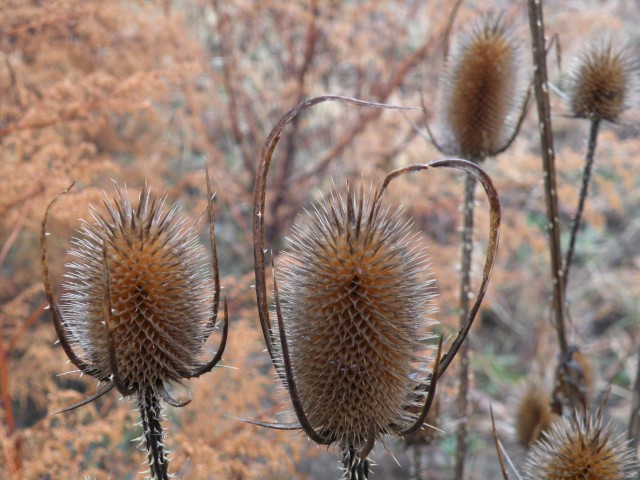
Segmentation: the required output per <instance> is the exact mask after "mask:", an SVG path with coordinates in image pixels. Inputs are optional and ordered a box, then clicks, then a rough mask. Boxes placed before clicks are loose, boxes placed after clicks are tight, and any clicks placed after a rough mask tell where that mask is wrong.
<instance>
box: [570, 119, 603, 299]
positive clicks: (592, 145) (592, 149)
mask: <svg viewBox="0 0 640 480" xmlns="http://www.w3.org/2000/svg"><path fill="white" fill-rule="evenodd" d="M599 126H600V120H598V119H594V120H592V121H591V126H590V128H589V146H588V147H587V156H586V158H585V166H584V171H583V173H582V186H581V187H580V198H579V200H578V208H577V209H576V214H575V216H574V217H573V224H572V225H571V237H570V239H569V249H568V250H567V256H566V257H565V261H564V269H563V271H562V278H563V280H564V288H565V290H566V288H567V284H568V283H569V271H570V270H571V263H572V262H573V253H574V251H575V247H576V239H577V238H578V230H579V229H580V221H581V220H582V212H583V211H584V204H585V202H586V200H587V195H588V193H589V182H590V181H591V171H592V170H593V161H594V159H595V154H596V144H597V142H598V128H599Z"/></svg>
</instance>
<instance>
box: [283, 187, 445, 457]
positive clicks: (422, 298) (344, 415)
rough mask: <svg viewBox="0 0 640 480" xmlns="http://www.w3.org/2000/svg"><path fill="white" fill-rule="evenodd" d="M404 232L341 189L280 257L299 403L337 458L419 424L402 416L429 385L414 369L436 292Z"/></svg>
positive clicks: (376, 204) (383, 211)
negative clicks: (338, 453) (373, 438)
mask: <svg viewBox="0 0 640 480" xmlns="http://www.w3.org/2000/svg"><path fill="white" fill-rule="evenodd" d="M410 227H411V224H410V223H409V222H404V221H403V220H402V218H401V211H400V210H396V211H394V212H390V206H389V204H388V203H386V202H384V201H383V200H382V199H378V198H377V196H376V195H374V196H372V195H371V194H365V193H363V191H362V189H361V190H360V192H359V193H357V192H355V191H354V190H353V189H352V188H351V187H350V186H347V191H346V194H345V196H344V197H343V196H341V195H340V194H339V193H337V192H332V193H331V194H330V196H329V198H328V199H327V200H325V201H323V202H320V204H319V205H316V206H315V207H314V215H312V218H310V219H309V220H308V221H307V225H306V226H296V227H294V229H293V236H292V237H291V239H290V241H289V245H288V246H287V248H286V249H285V250H284V256H285V259H286V260H285V261H284V265H283V266H282V267H281V270H280V273H281V275H280V278H279V280H280V281H279V282H278V283H279V285H280V287H279V289H280V299H281V302H282V315H283V318H284V320H285V324H286V328H287V332H288V337H289V348H290V356H291V365H292V367H293V374H294V376H295V377H296V382H297V387H298V393H299V395H300V398H301V400H302V404H303V407H304V410H305V411H306V412H307V416H308V419H309V421H310V423H311V425H312V426H313V427H314V429H316V430H317V431H321V432H324V433H325V434H326V435H329V436H331V438H333V439H334V440H335V441H336V442H337V443H338V444H339V445H340V446H341V448H342V449H343V450H345V449H355V450H358V451H360V450H362V449H363V448H364V447H365V446H366V444H367V443H368V442H370V441H371V436H372V433H374V434H375V435H376V436H379V435H381V432H385V431H390V430H393V426H396V427H397V426H400V427H406V426H408V424H409V423H411V422H413V421H414V420H415V419H414V418H412V416H411V415H409V414H408V412H407V410H406V407H407V406H408V405H409V404H410V403H412V400H411V399H412V398H413V397H415V393H414V392H415V389H416V386H417V385H418V384H419V383H423V382H424V378H425V376H426V375H425V372H420V373H419V374H418V375H416V371H415V368H412V362H415V361H416V360H418V354H419V353H420V351H421V350H423V349H424V345H423V343H422V342H421V340H423V339H424V338H425V327H426V326H427V321H426V320H427V318H428V316H429V315H430V314H431V313H433V311H434V306H433V303H432V300H433V297H434V294H435V291H434V285H433V282H434V281H433V280H432V279H430V278H429V275H428V273H429V259H428V255H427V253H426V251H425V249H424V248H421V247H420V246H419V244H418V243H419V242H418V240H417V238H416V237H415V236H414V235H412V234H411V232H410ZM412 375H413V376H414V377H416V379H415V380H414V379H412ZM415 401H416V402H417V401H419V398H415Z"/></svg>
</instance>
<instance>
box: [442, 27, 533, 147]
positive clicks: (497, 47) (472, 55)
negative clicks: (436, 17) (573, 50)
mask: <svg viewBox="0 0 640 480" xmlns="http://www.w3.org/2000/svg"><path fill="white" fill-rule="evenodd" d="M522 67H523V64H522V59H521V55H520V50H519V48H518V46H517V44H516V42H515V41H514V39H513V36H512V34H511V32H510V31H509V30H508V29H507V27H506V26H505V24H504V21H503V20H502V17H499V16H491V15H487V16H485V17H483V18H482V19H481V20H480V21H479V22H478V23H477V24H476V25H475V28H474V29H473V30H472V31H471V32H470V33H468V34H467V35H466V36H464V38H463V39H462V40H461V41H460V43H459V44H458V45H457V48H456V49H455V51H454V53H453V54H452V55H451V57H450V58H449V60H448V62H447V69H446V75H445V77H444V84H443V88H441V92H442V93H441V95H440V119H441V128H442V130H443V134H444V135H445V143H444V144H443V145H442V147H443V148H444V149H445V151H446V153H448V154H453V155H460V156H462V157H464V158H466V159H471V160H482V159H484V158H485V157H487V156H491V155H495V154H497V153H498V152H499V151H501V150H502V149H503V148H504V147H505V146H506V144H507V142H508V138H509V137H510V136H511V135H512V134H513V132H514V130H515V127H516V122H515V117H516V116H517V115H516V113H517V110H518V108H520V106H521V105H520V103H519V102H521V97H522V95H521V94H520V92H521V90H522V88H521V84H522V83H523V82H521V76H522V72H523V69H522Z"/></svg>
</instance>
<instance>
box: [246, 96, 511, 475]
mask: <svg viewBox="0 0 640 480" xmlns="http://www.w3.org/2000/svg"><path fill="white" fill-rule="evenodd" d="M326 101H337V102H342V103H349V104H355V105H360V106H369V107H377V108H399V107H393V106H389V105H382V104H373V103H370V102H365V101H362V100H358V99H354V98H346V97H338V96H332V95H327V96H322V97H315V98H311V99H309V100H306V101H304V102H301V103H299V104H298V105H296V106H295V107H294V108H292V109H291V110H290V111H289V112H287V113H286V114H285V115H284V116H283V117H282V118H281V119H280V121H279V122H278V123H277V124H276V126H275V127H274V128H273V129H272V131H271V133H270V134H269V136H268V138H267V141H266V143H265V145H264V147H263V149H262V154H261V156H260V160H259V162H258V169H257V173H256V184H255V188H254V205H253V206H254V215H253V254H254V258H255V274H256V297H257V303H258V313H259V316H260V325H261V327H262V332H263V336H264V339H265V343H266V345H267V352H268V353H269V355H270V356H271V360H272V362H273V364H274V366H275V367H276V371H277V373H278V376H279V378H280V380H281V381H282V382H283V383H284V385H285V386H286V388H287V390H288V393H289V396H290V398H291V403H292V406H293V410H294V412H295V414H296V417H297V420H298V422H294V423H291V424H281V423H268V422H260V421H255V420H245V421H248V422H249V423H253V424H256V425H261V426H264V427H268V428H274V429H278V430H303V431H304V433H305V434H307V435H308V437H309V438H310V439H311V440H312V441H314V442H315V443H317V444H319V445H330V444H337V445H338V446H339V448H340V449H341V451H342V452H341V453H342V459H343V464H344V467H345V469H344V471H345V474H344V476H343V478H344V479H351V480H362V479H365V478H368V476H369V459H368V455H369V454H370V453H371V451H372V449H373V447H374V445H375V442H376V440H377V439H380V438H381V437H382V435H384V434H393V435H398V436H403V437H404V436H406V435H409V434H412V433H414V432H415V431H417V430H419V429H420V428H422V427H423V426H424V422H425V419H426V417H427V415H428V414H429V411H430V409H431V407H432V404H433V401H434V398H435V394H436V385H437V381H438V379H439V378H440V377H441V376H442V375H443V374H444V372H445V371H446V369H447V368H448V366H449V365H450V364H451V362H452V361H453V359H454V358H455V356H456V354H457V352H458V351H460V348H461V346H462V344H463V342H464V340H465V338H466V336H467V334H468V333H469V329H470V328H471V325H472V324H473V320H474V318H475V316H476V314H477V312H478V309H479V308H480V304H481V302H482V299H483V297H484V294H485V292H486V288H487V285H488V281H489V277H490V275H491V270H492V268H493V264H494V260H495V255H496V251H497V247H498V239H499V232H500V202H499V199H498V195H497V192H496V190H495V187H494V186H493V184H492V182H491V179H490V178H489V176H488V175H487V174H486V173H484V172H483V171H482V169H481V168H480V167H479V166H478V165H477V164H475V163H472V162H468V161H466V160H460V159H452V158H447V159H442V160H435V161H433V162H430V163H425V164H416V165H410V166H407V167H403V168H399V169H397V170H394V171H392V172H390V173H389V174H388V175H387V176H386V177H385V179H384V181H383V182H382V184H381V186H380V188H379V189H376V190H375V192H374V193H372V191H371V190H370V191H369V193H368V194H366V195H365V193H364V191H363V189H362V188H361V189H360V190H359V193H358V192H356V191H355V190H353V189H352V188H351V187H350V186H347V191H346V193H345V194H344V196H341V195H340V194H338V193H337V192H333V193H332V194H331V195H330V196H329V197H328V198H327V199H326V200H325V201H323V202H321V203H320V204H318V205H316V207H315V210H314V214H313V215H309V217H310V218H309V219H308V221H307V222H306V224H305V225H303V226H298V227H296V228H294V232H293V236H292V239H291V240H290V242H289V245H288V247H287V249H286V252H285V255H284V256H285V261H284V267H283V270H282V271H281V272H279V271H277V270H276V269H275V267H274V275H273V281H274V283H273V287H274V288H273V291H274V300H275V306H276V308H275V317H276V320H277V328H275V327H274V326H273V325H272V322H271V318H270V315H269V311H268V302H267V286H266V265H265V253H266V252H267V251H268V250H267V249H265V241H264V232H265V205H266V193H267V174H268V171H269V165H270V163H271V160H272V156H273V152H274V151H275V147H276V145H277V143H278V140H279V139H280V136H281V134H282V131H283V129H284V128H285V127H286V125H287V124H288V123H290V122H291V121H292V120H293V119H294V118H296V116H297V115H299V114H300V113H302V112H304V111H305V110H307V109H309V108H310V107H312V106H313V105H316V104H319V103H322V102H326ZM443 167H444V168H455V169H461V170H464V171H466V172H468V173H471V174H472V175H473V176H474V177H476V178H477V179H478V180H480V183H481V184H482V186H483V187H484V190H485V193H486V194H487V199H488V200H489V206H490V215H489V226H490V231H489V241H488V243H487V255H486V259H485V264H484V268H483V278H482V282H481V285H480V288H479V290H478V294H477V295H476V296H475V301H474V304H473V306H472V307H471V308H470V310H469V314H468V317H467V321H466V322H465V323H464V325H463V327H462V328H461V329H460V331H459V333H458V335H457V337H456V338H455V340H454V341H453V342H452V343H451V346H450V348H449V350H448V351H447V353H446V354H445V355H444V356H441V355H440V354H441V351H442V337H440V341H439V343H438V348H437V351H436V355H435V362H434V364H433V367H432V368H430V369H427V367H426V366H422V367H420V366H418V363H417V362H418V360H419V359H420V355H419V354H420V353H421V351H422V350H423V349H424V345H423V344H422V342H421V338H423V337H425V334H424V333H423V329H424V327H426V322H427V317H426V316H427V315H428V314H429V313H430V312H431V310H432V308H433V307H432V305H431V301H432V297H433V288H432V281H431V280H430V279H429V275H428V273H429V272H428V258H427V256H426V253H425V252H424V250H423V249H422V248H421V247H420V246H419V245H418V244H417V243H416V241H415V238H413V237H412V236H411V235H410V233H409V230H410V223H406V222H403V221H401V219H400V216H401V213H400V211H393V212H392V211H391V208H390V206H389V204H387V202H386V201H385V200H384V192H385V191H386V189H387V187H388V186H389V184H390V183H391V182H392V181H393V180H394V179H395V178H398V177H401V176H403V175H405V174H408V173H412V172H420V171H423V170H430V169H432V168H433V169H436V168H443ZM372 190H373V189H372ZM280 282H281V283H282V284H283V288H282V292H283V293H282V297H283V301H282V302H280V289H279V287H278V283H280ZM289 337H290V338H291V342H290V341H289ZM429 372H430V373H429ZM418 405H420V406H421V408H420V411H419V413H418V414H415V413H412V408H414V407H416V406H418Z"/></svg>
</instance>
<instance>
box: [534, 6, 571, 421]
mask: <svg viewBox="0 0 640 480" xmlns="http://www.w3.org/2000/svg"><path fill="white" fill-rule="evenodd" d="M528 8H529V27H530V31H531V47H532V55H533V65H534V80H533V86H534V92H535V98H536V106H537V110H538V119H539V123H538V124H539V126H540V151H541V156H542V170H543V177H544V192H545V204H546V207H547V232H548V236H549V237H548V238H549V256H550V260H551V262H550V263H551V268H550V273H551V287H552V292H553V295H552V306H553V312H552V315H553V323H554V326H555V329H556V336H557V338H558V347H559V350H560V353H559V357H560V359H561V360H560V362H559V366H558V368H559V369H560V368H562V365H563V363H562V362H565V361H566V359H568V358H571V355H570V352H569V348H570V345H569V343H568V341H567V334H566V331H565V324H566V322H565V317H566V311H565V282H564V279H563V270H562V251H561V248H560V223H559V215H558V195H557V188H556V167H555V150H554V146H553V130H552V125H551V104H550V103H549V82H548V78H547V61H546V46H545V36H544V17H543V9H542V2H540V1H539V0H528ZM579 395H580V393H579V391H577V389H573V388H572V387H570V390H569V397H568V399H569V403H570V404H571V405H572V406H573V407H578V406H579V402H578V399H579V398H580V397H579ZM556 413H562V412H556Z"/></svg>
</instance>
